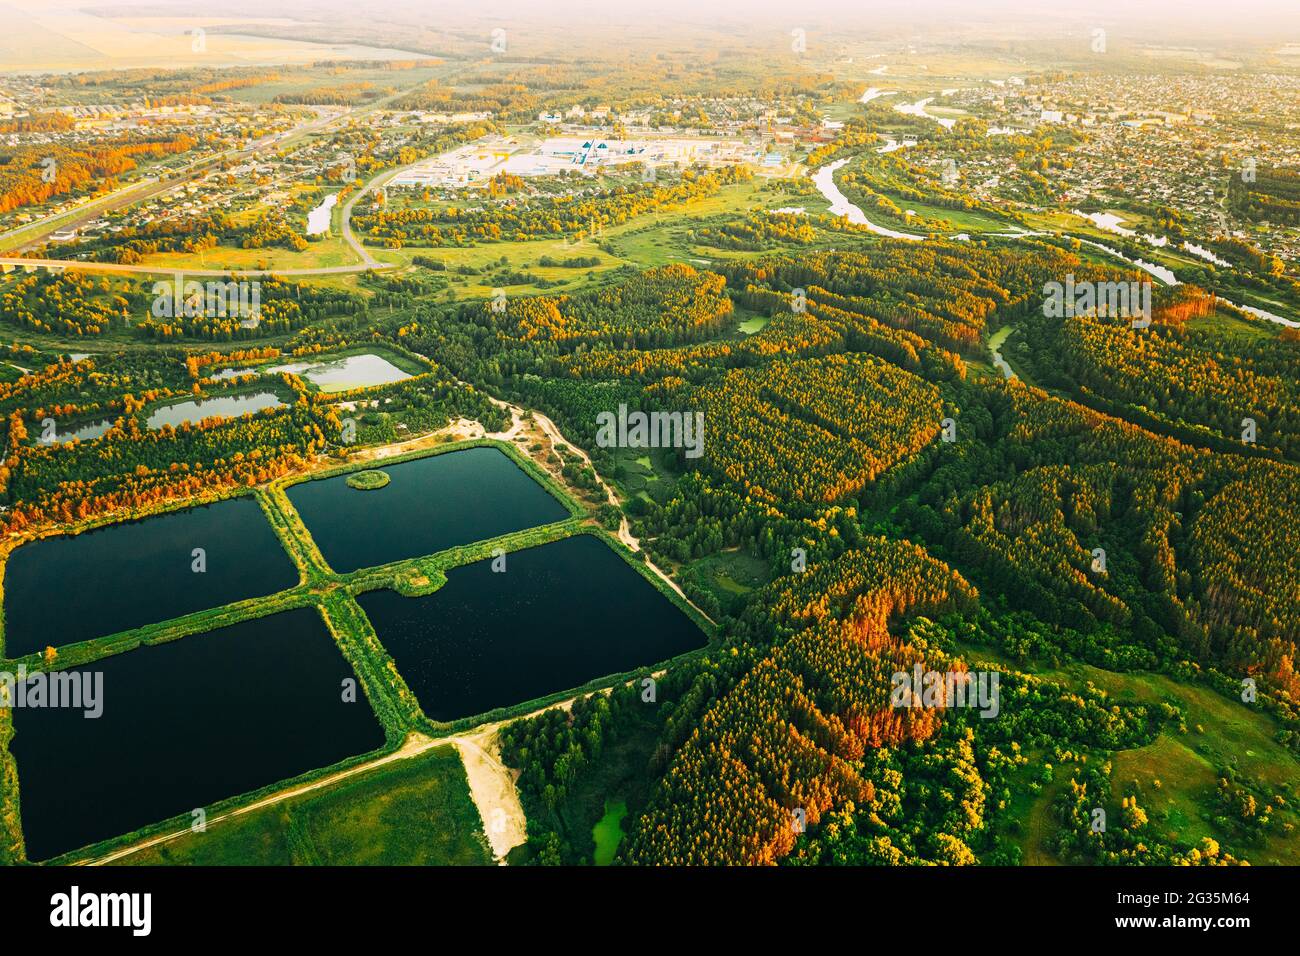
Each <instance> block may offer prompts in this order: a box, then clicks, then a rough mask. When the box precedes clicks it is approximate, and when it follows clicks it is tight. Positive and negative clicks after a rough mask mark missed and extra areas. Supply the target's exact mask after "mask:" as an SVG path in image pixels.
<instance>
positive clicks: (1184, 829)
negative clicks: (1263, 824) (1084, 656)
mask: <svg viewBox="0 0 1300 956" xmlns="http://www.w3.org/2000/svg"><path fill="white" fill-rule="evenodd" d="M958 651H959V652H960V653H961V654H962V656H963V657H964V658H965V659H966V660H967V661H968V662H969V661H975V660H983V661H988V662H992V663H996V664H998V665H1000V666H1002V667H1005V668H1009V669H1014V670H1020V671H1024V672H1026V673H1032V674H1035V675H1037V676H1039V677H1043V678H1047V679H1050V680H1057V681H1061V682H1062V683H1064V684H1066V685H1067V686H1069V687H1074V688H1081V687H1084V686H1085V685H1087V684H1092V685H1093V686H1094V687H1097V688H1098V689H1100V690H1104V691H1105V692H1106V693H1107V694H1109V695H1111V697H1113V698H1114V699H1115V700H1116V701H1117V702H1125V701H1128V702H1133V703H1145V704H1157V703H1160V702H1162V701H1169V702H1171V703H1175V704H1177V705H1178V706H1179V707H1181V708H1182V709H1183V712H1184V713H1185V714H1186V732H1177V731H1172V732H1166V733H1162V734H1160V735H1159V736H1158V737H1157V738H1156V739H1155V740H1154V741H1153V742H1152V743H1150V744H1147V745H1146V746H1144V747H1138V748H1134V749H1131V750H1120V751H1116V752H1115V753H1114V754H1113V755H1112V756H1111V757H1110V758H1109V759H1110V760H1111V773H1110V780H1111V787H1112V793H1113V796H1114V800H1115V806H1114V807H1112V808H1111V809H1112V810H1114V811H1115V812H1118V802H1119V798H1120V797H1121V796H1122V795H1123V794H1124V793H1125V792H1127V790H1128V789H1129V788H1130V787H1131V786H1132V785H1133V784H1134V783H1136V785H1137V789H1138V792H1139V795H1140V803H1141V805H1142V807H1143V808H1144V809H1145V810H1147V813H1148V816H1149V818H1150V819H1151V821H1152V822H1153V823H1154V824H1155V825H1156V826H1158V827H1159V828H1160V830H1161V831H1162V832H1164V833H1165V834H1166V835H1167V836H1169V837H1170V838H1171V839H1175V840H1177V841H1178V842H1180V843H1188V844H1194V843H1196V842H1198V841H1199V840H1200V839H1201V837H1204V836H1210V837H1213V838H1214V839H1216V840H1219V841H1221V842H1223V843H1226V844H1228V845H1232V846H1233V847H1234V848H1235V849H1236V850H1237V851H1238V852H1239V853H1242V854H1244V855H1245V856H1246V857H1247V858H1248V859H1249V860H1250V861H1251V862H1253V863H1261V864H1263V863H1283V864H1292V865H1294V864H1296V863H1298V862H1300V827H1295V826H1293V827H1292V829H1291V830H1289V831H1288V830H1287V829H1286V827H1285V826H1284V825H1283V826H1279V827H1276V828H1275V829H1273V830H1272V831H1271V832H1270V833H1269V834H1268V836H1267V837H1266V839H1265V841H1264V843H1263V844H1262V845H1250V846H1238V845H1237V841H1236V840H1234V839H1233V838H1232V835H1231V834H1228V833H1224V832H1221V831H1220V829H1219V828H1218V827H1217V826H1216V825H1215V824H1214V823H1213V816H1214V815H1215V813H1216V812H1217V811H1214V810H1213V809H1212V801H1213V796H1214V791H1215V784H1216V781H1217V779H1218V768H1220V767H1225V766H1233V767H1235V768H1236V769H1237V771H1238V772H1239V774H1240V775H1241V776H1242V777H1244V778H1247V779H1250V780H1255V781H1260V782H1264V783H1267V784H1269V785H1270V786H1272V787H1276V788H1279V789H1282V790H1285V791H1287V792H1289V793H1295V792H1296V790H1297V788H1300V762H1297V760H1296V758H1295V757H1294V756H1293V755H1292V754H1291V753H1290V752H1289V751H1288V750H1287V749H1286V748H1285V747H1283V746H1282V745H1281V744H1280V743H1278V742H1277V741H1276V740H1275V739H1274V735H1275V734H1276V732H1277V725H1276V723H1275V722H1274V721H1273V719H1272V718H1271V717H1269V716H1268V715H1267V714H1265V713H1263V712H1262V711H1260V710H1258V709H1253V708H1252V707H1250V706H1249V705H1247V704H1243V703H1240V702H1238V701H1235V700H1231V699H1229V698H1227V697H1224V696H1223V695H1222V694H1219V693H1217V692H1216V691H1214V690H1211V689H1210V688H1209V687H1206V686H1203V685H1200V684H1193V683H1185V682H1183V681H1179V680H1175V679H1174V678H1172V677H1169V676H1167V675H1164V674H1154V673H1133V674H1124V673H1119V672H1116V671H1108V670H1102V669H1101V668H1099V667H1094V666H1092V665H1090V664H1083V663H1070V664H1066V665H1064V666H1063V667H1060V668H1052V669H1040V668H1036V667H1034V666H1032V665H1025V664H1020V663H1016V662H1014V661H1012V660H1010V659H1009V658H1007V657H1005V656H1004V655H1001V654H999V653H997V652H996V651H994V650H992V649H986V648H983V647H978V648H977V647H971V646H959V647H958ZM1068 777H1069V770H1068V768H1057V771H1056V778H1055V780H1054V781H1053V782H1052V783H1051V784H1048V785H1046V786H1045V787H1043V789H1042V792H1041V793H1039V794H1038V795H1036V796H1030V795H1027V794H1026V795H1018V796H1017V798H1016V806H1017V807H1018V808H1019V810H1018V812H1017V813H1016V818H1017V819H1023V820H1024V821H1025V823H1024V827H1023V832H1022V834H1021V838H1020V840H1019V843H1020V847H1021V851H1022V852H1023V853H1024V861H1025V862H1026V863H1031V864H1033V863H1037V864H1049V863H1059V862H1061V861H1060V860H1057V859H1055V857H1054V856H1053V854H1052V853H1051V851H1050V849H1048V848H1047V846H1046V841H1047V840H1048V839H1049V838H1050V836H1051V834H1052V833H1053V832H1055V830H1056V829H1057V826H1058V824H1057V822H1056V819H1055V816H1054V814H1053V812H1052V809H1051V804H1052V800H1053V799H1054V798H1055V796H1056V794H1057V793H1059V792H1060V790H1061V787H1062V786H1063V784H1062V781H1063V780H1067V779H1068ZM1157 781H1159V785H1157V783H1156V782H1157ZM1281 814H1282V815H1283V816H1284V817H1285V819H1284V820H1282V821H1281V822H1283V823H1287V822H1292V823H1294V820H1293V818H1294V817H1295V814H1294V812H1293V811H1282V812H1281Z"/></svg>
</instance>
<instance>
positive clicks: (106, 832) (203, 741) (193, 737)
mask: <svg viewBox="0 0 1300 956" xmlns="http://www.w3.org/2000/svg"><path fill="white" fill-rule="evenodd" d="M94 671H100V672H102V675H103V677H102V701H103V713H102V715H101V716H100V717H98V718H96V719H87V718H86V717H84V716H83V713H82V711H80V710H71V709H31V708H21V707H15V708H14V711H13V714H14V722H15V730H16V732H15V734H14V737H13V741H12V742H11V745H10V747H11V750H12V751H13V754H14V758H15V760H16V761H17V763H18V782H19V790H20V794H21V798H22V820H23V833H24V835H25V837H26V841H27V855H28V858H29V859H32V860H43V859H48V858H50V857H52V856H57V855H59V854H60V853H65V852H67V851H68V850H73V849H77V848H78V847H83V846H86V845H88V844H91V843H95V842H97V841H99V840H103V839H107V838H108V837H112V836H117V835H119V834H123V833H127V832H130V831H132V830H135V829H137V828H139V827H141V826H144V825H146V824H149V823H154V822H157V821H159V820H165V819H167V818H168V817H171V816H175V815H177V814H180V813H186V814H188V813H189V812H190V811H192V810H193V809H195V808H196V807H207V806H209V805H210V804H212V803H215V802H216V801H219V800H222V799H225V798H226V797H231V796H235V795H237V794H240V793H245V792H247V791H249V790H256V789H257V788H259V787H263V786H266V785H267V784H271V783H274V782H276V781H277V780H284V779H286V778H288V777H293V776H296V775H298V774H300V773H305V772H306V771H308V770H312V769H314V768H317V767H324V766H328V765H329V764H332V763H335V762H337V761H339V760H342V759H344V758H346V757H350V756H354V755H357V754H361V753H365V752H367V751H369V750H373V749H375V748H376V747H378V746H380V745H381V744H382V743H383V740H384V734H383V729H382V728H381V726H380V724H379V722H378V720H377V719H376V718H375V716H374V714H373V712H372V711H371V710H370V706H369V704H368V703H367V702H366V696H365V694H364V693H363V692H362V691H361V689H360V687H359V686H358V688H357V700H356V702H355V703H345V702H344V701H343V699H342V687H343V685H342V682H343V680H344V679H345V678H350V677H354V675H353V672H352V669H351V667H349V666H348V664H347V662H346V661H345V660H344V659H343V655H342V654H341V653H340V652H339V650H338V648H337V647H336V646H335V644H334V641H333V639H332V638H331V637H330V635H329V632H328V631H327V630H326V629H325V625H324V622H323V621H322V620H321V618H320V615H319V614H318V613H317V612H316V610H315V609H313V608H300V609H298V610H294V611H285V612H282V613H280V614H274V615H271V616H270V617H264V618H260V619H258V620H255V621H246V622H244V623H242V624H236V625H233V626H231V627H227V628H222V629H221V630H218V631H211V632H209V633H207V634H195V635H191V636H189V637H185V638H182V639H180V640H178V641H172V642H170V643H167V644H159V645H156V646H153V647H141V648H139V649H137V650H134V651H128V652H126V653H124V654H118V655H116V656H114V657H110V658H106V659H105V660H102V661H99V662H97V663H95V664H91V665H87V666H86V667H80V668H73V669H72V672H73V673H83V672H94ZM211 815H212V814H211V811H210V810H209V819H211Z"/></svg>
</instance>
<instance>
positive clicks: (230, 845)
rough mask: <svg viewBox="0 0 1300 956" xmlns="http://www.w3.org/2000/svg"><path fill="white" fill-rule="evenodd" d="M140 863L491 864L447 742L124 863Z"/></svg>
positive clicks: (461, 772)
mask: <svg viewBox="0 0 1300 956" xmlns="http://www.w3.org/2000/svg"><path fill="white" fill-rule="evenodd" d="M123 862H124V863H127V864H130V865H134V866H173V865H208V866H214V865H215V866H220V865H225V866H287V865H304V864H313V865H326V866H328V865H347V866H358V865H361V866H380V865H382V866H403V865H415V866H429V865H462V866H486V865H488V864H490V863H491V862H492V861H491V855H490V854H489V852H488V849H487V845H486V841H485V839H484V837H483V832H482V821H481V820H480V819H479V814H478V810H477V808H476V807H475V806H474V801H473V800H472V799H471V798H470V793H469V784H468V782H467V780H466V778H465V769H464V767H463V766H462V765H461V761H460V756H459V754H457V753H456V751H455V749H454V748H452V747H450V746H446V747H438V748H436V749H434V750H431V751H428V752H426V753H423V754H420V755H419V756H416V757H411V758H409V759H405V760H398V761H395V762H393V763H389V764H386V765H384V766H383V767H380V768H378V769H376V770H371V771H368V772H366V773H364V774H361V775H359V776H357V777H352V778H349V779H347V780H344V781H342V782H340V783H338V784H335V785H333V786H330V787H327V788H325V789H322V790H316V791H312V792H310V793H307V794H303V795H302V796H300V797H297V798H294V799H292V800H288V801H285V802H283V803H277V804H275V805H274V806H270V807H264V808H262V809H259V810H254V811H252V812H251V813H247V814H243V815H242V816H238V817H234V818H232V819H228V820H223V821H220V822H218V823H214V824H213V825H211V826H210V827H209V829H208V830H207V832H206V833H190V834H187V835H186V836H183V837H181V838H179V839H176V840H173V841H171V842H169V843H164V844H160V845H158V846H154V847H149V848H148V849H145V850H141V851H140V852H138V853H134V854H132V855H131V856H128V857H126V858H125V859H124V860H123Z"/></svg>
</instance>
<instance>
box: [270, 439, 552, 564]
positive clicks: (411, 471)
mask: <svg viewBox="0 0 1300 956" xmlns="http://www.w3.org/2000/svg"><path fill="white" fill-rule="evenodd" d="M375 467H376V468H377V469H379V470H380V471H383V472H384V473H385V474H387V475H388V476H389V478H391V479H392V480H391V481H390V482H389V484H388V485H386V486H385V487H383V488H378V489H374V490H369V491H364V490H360V489H357V488H350V487H348V484H347V476H346V475H339V476H337V477H334V478H320V479H316V480H315V481H304V482H302V483H301V484H297V485H294V486H292V487H291V488H289V490H288V493H289V500H290V501H291V502H292V503H293V506H294V507H295V508H296V509H297V510H298V514H300V515H301V516H302V520H303V522H304V523H305V524H306V525H307V530H308V531H310V532H311V535H312V537H313V538H315V540H316V544H317V546H318V547H319V548H320V550H321V554H323V555H324V556H325V560H326V561H328V562H329V564H330V567H332V568H333V569H334V570H335V571H338V572H340V573H344V574H346V573H347V572H349V571H355V570H356V569H357V568H369V567H374V566H375V565H378V564H388V563H389V562H390V561H400V560H402V559H404V558H415V557H419V556H420V555H425V554H433V553H434V552H435V551H442V550H445V549H447V548H453V547H456V546H457V545H462V544H470V543H471V542H474V541H482V540H484V539H485V538H495V537H496V536H497V535H502V534H508V533H510V532H512V531H522V530H524V529H526V528H535V527H537V526H538V525H543V524H549V523H550V522H552V521H559V520H560V519H562V518H567V517H568V515H569V512H568V511H567V510H566V509H565V507H564V506H563V505H562V504H560V502H559V501H557V500H556V499H555V498H554V497H553V496H552V495H551V494H550V492H548V491H547V490H546V489H545V488H543V487H542V486H541V485H539V484H538V483H537V482H536V481H535V480H533V477H532V476H531V475H529V474H528V473H527V472H526V471H524V470H523V469H522V468H520V467H519V466H518V465H516V464H515V463H514V462H513V461H511V460H510V459H509V458H508V457H506V455H505V453H504V452H502V451H500V450H498V449H496V448H488V447H479V448H467V449H464V450H463V451H454V452H446V453H444V454H441V455H433V456H430V457H428V458H418V459H415V460H414V461H406V462H402V463H401V464H397V465H385V464H384V463H383V462H382V461H380V462H376V463H375Z"/></svg>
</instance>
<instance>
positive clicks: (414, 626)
mask: <svg viewBox="0 0 1300 956" xmlns="http://www.w3.org/2000/svg"><path fill="white" fill-rule="evenodd" d="M357 600H358V601H359V602H360V604H361V606H362V607H363V608H364V609H365V611H366V614H367V615H369V617H370V622H371V624H373V625H374V628H375V632H376V633H377V634H378V635H379V640H380V642H381V643H382V644H383V645H384V647H385V648H387V649H388V652H389V653H390V654H391V655H392V656H393V659H394V660H395V661H396V662H397V669H398V671H400V672H401V674H402V677H403V678H404V679H405V680H406V683H407V684H408V685H409V686H410V688H411V690H412V692H413V693H414V694H415V695H416V697H418V698H419V700H420V706H421V707H423V708H424V712H425V713H426V714H427V715H428V716H429V717H431V718H433V719H434V720H454V719H456V718H459V717H469V716H473V715H475V714H481V713H483V712H485V711H488V710H491V709H493V708H494V707H504V706H508V705H510V704H517V703H521V702H523V701H526V700H531V699H533V698H535V697H541V696H544V695H546V694H550V693H553V692H555V691H560V690H565V689H567V688H570V687H577V686H579V685H580V684H585V683H586V682H587V681H589V680H593V679H595V678H597V677H603V676H605V675H607V674H615V673H619V672H621V671H626V670H631V669H633V668H635V667H639V666H642V665H646V664H656V663H658V662H660V661H664V660H667V659H668V658H670V657H674V656H676V655H678V654H681V653H683V652H685V651H688V650H691V649H692V648H696V647H701V646H703V644H704V643H705V640H706V638H705V635H704V634H703V632H701V631H700V629H699V628H698V627H696V626H695V624H694V623H693V622H692V621H691V620H690V618H688V617H687V616H686V615H685V614H683V613H682V612H681V611H680V610H678V609H677V607H676V606H675V605H674V604H672V603H671V602H670V601H668V599H667V598H665V597H664V596H663V595H662V594H660V593H659V591H658V590H656V589H655V587H654V586H653V585H652V584H650V583H649V582H648V581H646V580H645V579H644V578H643V577H641V575H640V574H638V573H637V572H636V571H635V570H634V569H633V568H630V567H628V565H627V564H626V562H624V561H623V559H622V558H621V557H619V556H618V555H617V554H615V553H614V552H613V551H612V550H610V548H609V547H608V546H607V545H605V544H604V543H603V542H602V541H600V540H599V539H597V538H594V537H592V536H590V535H577V536H574V537H572V538H565V539H564V540H563V541H557V542H555V543H553V544H548V545H543V546H542V547H539V548H530V549H528V550H526V551H520V552H518V553H515V554H511V555H507V557H506V570H505V572H504V573H497V572H494V571H492V569H491V561H481V562H478V563H476V564H470V565H466V566H464V567H461V568H455V569H453V570H451V571H449V572H448V573H447V583H446V584H445V585H443V587H442V588H440V589H439V590H437V591H435V592H434V593H433V594H431V595H429V596H428V597H423V598H407V597H402V596H401V595H399V594H397V593H396V592H394V591H373V592H371V593H369V594H363V595H361V596H360V597H359V598H358V599H357Z"/></svg>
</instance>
